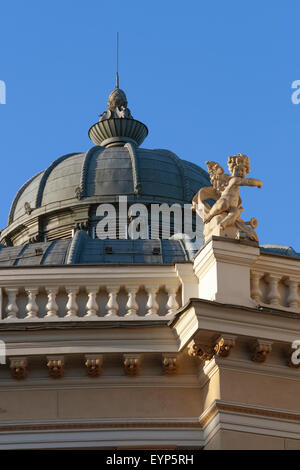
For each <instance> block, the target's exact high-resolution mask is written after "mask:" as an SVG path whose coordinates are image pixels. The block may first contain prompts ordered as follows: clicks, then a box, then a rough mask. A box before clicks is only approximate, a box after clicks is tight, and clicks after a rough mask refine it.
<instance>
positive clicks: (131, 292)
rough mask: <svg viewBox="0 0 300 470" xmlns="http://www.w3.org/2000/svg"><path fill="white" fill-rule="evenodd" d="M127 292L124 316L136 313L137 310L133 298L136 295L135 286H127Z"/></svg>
mask: <svg viewBox="0 0 300 470" xmlns="http://www.w3.org/2000/svg"><path fill="white" fill-rule="evenodd" d="M127 292H128V301H127V304H126V314H125V316H126V317H127V316H129V315H136V314H137V311H138V308H139V306H138V304H137V302H136V300H135V296H136V293H137V288H136V287H128V288H127Z"/></svg>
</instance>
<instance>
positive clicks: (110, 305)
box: [105, 286, 119, 317]
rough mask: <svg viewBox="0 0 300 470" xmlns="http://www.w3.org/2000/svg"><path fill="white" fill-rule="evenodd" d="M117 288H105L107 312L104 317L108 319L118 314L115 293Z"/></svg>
mask: <svg viewBox="0 0 300 470" xmlns="http://www.w3.org/2000/svg"><path fill="white" fill-rule="evenodd" d="M118 290H119V289H118V287H115V286H107V291H108V302H107V304H106V307H105V310H106V311H107V314H106V315H105V316H106V317H110V316H113V315H117V314H118V310H119V305H118V302H117V293H118Z"/></svg>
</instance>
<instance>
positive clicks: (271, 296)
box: [267, 274, 281, 305]
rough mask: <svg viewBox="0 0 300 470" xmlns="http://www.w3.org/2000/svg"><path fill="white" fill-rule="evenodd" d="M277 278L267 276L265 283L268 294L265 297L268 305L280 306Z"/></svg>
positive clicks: (278, 278)
mask: <svg viewBox="0 0 300 470" xmlns="http://www.w3.org/2000/svg"><path fill="white" fill-rule="evenodd" d="M280 279H281V278H280V277H279V276H274V275H273V274H269V275H268V276H267V282H268V283H269V292H268V295H267V300H268V303H269V304H271V305H280V293H279V289H278V287H279V286H278V283H279V281H280Z"/></svg>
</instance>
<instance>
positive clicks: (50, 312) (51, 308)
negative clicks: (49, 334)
mask: <svg viewBox="0 0 300 470" xmlns="http://www.w3.org/2000/svg"><path fill="white" fill-rule="evenodd" d="M46 292H47V295H48V303H47V305H46V311H47V314H46V317H47V318H49V317H57V311H58V305H57V303H56V295H57V292H58V288H57V287H48V288H46Z"/></svg>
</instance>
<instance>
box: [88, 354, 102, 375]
mask: <svg viewBox="0 0 300 470" xmlns="http://www.w3.org/2000/svg"><path fill="white" fill-rule="evenodd" d="M84 364H85V366H86V368H87V373H88V376H89V377H99V375H100V374H101V372H102V364H103V356H102V355H101V354H86V355H85V363H84Z"/></svg>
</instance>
